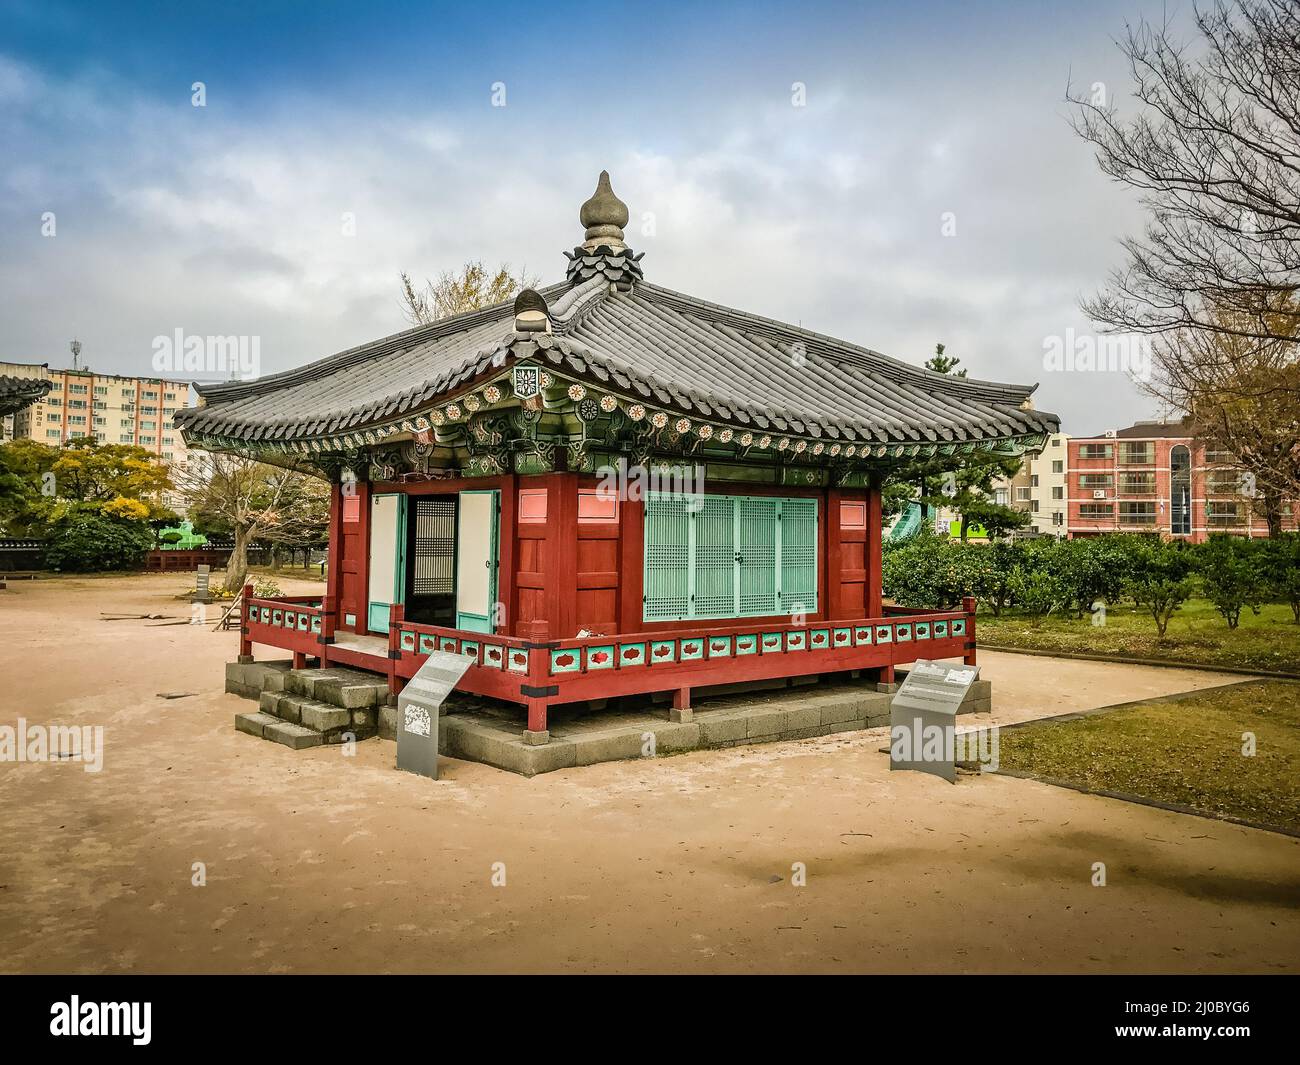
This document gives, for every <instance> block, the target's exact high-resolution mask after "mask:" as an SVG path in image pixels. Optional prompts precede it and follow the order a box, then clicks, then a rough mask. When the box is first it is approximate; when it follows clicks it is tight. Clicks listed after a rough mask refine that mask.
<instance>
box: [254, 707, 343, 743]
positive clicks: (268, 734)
mask: <svg viewBox="0 0 1300 1065" xmlns="http://www.w3.org/2000/svg"><path fill="white" fill-rule="evenodd" d="M235 728H236V729H237V730H238V731H240V732H247V733H248V734H249V735H250V736H257V737H259V738H260V739H264V740H272V741H274V742H275V743H283V744H284V745H285V746H286V747H291V748H292V749H293V750H295V751H301V750H303V749H304V748H307V747H319V746H321V744H323V743H324V742H325V737H324V736H322V735H321V734H320V733H319V732H315V731H313V730H312V729H309V728H303V726H302V725H295V724H293V723H292V722H289V721H282V720H280V718H278V717H272V716H271V715H270V714H264V713H262V712H261V711H258V712H257V713H253V714H236V715H235Z"/></svg>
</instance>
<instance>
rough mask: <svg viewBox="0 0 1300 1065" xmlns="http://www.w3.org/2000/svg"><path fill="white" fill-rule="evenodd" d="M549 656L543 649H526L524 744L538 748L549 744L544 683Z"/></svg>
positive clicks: (547, 672)
mask: <svg viewBox="0 0 1300 1065" xmlns="http://www.w3.org/2000/svg"><path fill="white" fill-rule="evenodd" d="M550 661H551V655H550V651H548V650H547V649H546V648H545V647H529V648H528V682H527V683H526V684H525V685H524V686H523V693H524V705H525V706H526V707H527V708H528V727H527V728H526V729H525V730H524V742H525V743H529V744H532V745H533V746H534V747H540V746H541V745H542V744H544V743H550V742H551V734H550V732H549V731H548V730H547V728H546V703H547V699H548V696H547V695H546V694H545V692H546V690H547V688H546V681H547V679H548V676H549V673H550Z"/></svg>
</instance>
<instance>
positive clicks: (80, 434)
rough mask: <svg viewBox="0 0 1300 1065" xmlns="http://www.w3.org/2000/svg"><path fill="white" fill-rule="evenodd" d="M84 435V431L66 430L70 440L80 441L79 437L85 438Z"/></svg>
mask: <svg viewBox="0 0 1300 1065" xmlns="http://www.w3.org/2000/svg"><path fill="white" fill-rule="evenodd" d="M85 435H86V432H85V430H84V429H70V430H68V437H69V438H70V439H74V440H77V439H80V438H81V437H83V436H85Z"/></svg>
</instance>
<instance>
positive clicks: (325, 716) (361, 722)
mask: <svg viewBox="0 0 1300 1065" xmlns="http://www.w3.org/2000/svg"><path fill="white" fill-rule="evenodd" d="M259 703H260V704H261V710H262V713H264V714H270V715H271V716H272V717H278V718H280V719H281V720H282V721H289V722H292V723H293V724H295V725H305V726H306V727H307V728H311V729H315V730H316V731H317V732H325V733H330V732H334V731H335V730H338V731H340V732H347V731H352V732H357V733H358V734H359V730H364V729H373V728H375V726H376V724H377V721H376V718H377V714H378V708H377V707H373V706H364V707H358V708H356V709H354V710H345V709H344V708H343V707H339V706H334V705H332V704H330V703H323V702H320V701H319V700H316V699H309V698H307V697H306V696H304V695H289V694H286V693H284V692H263V693H262V697H261V699H260V700H259Z"/></svg>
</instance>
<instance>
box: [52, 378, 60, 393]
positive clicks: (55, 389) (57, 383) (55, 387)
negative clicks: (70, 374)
mask: <svg viewBox="0 0 1300 1065" xmlns="http://www.w3.org/2000/svg"><path fill="white" fill-rule="evenodd" d="M50 391H51V392H62V391H63V382H62V381H55V382H54V384H53V385H51V386H50Z"/></svg>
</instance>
